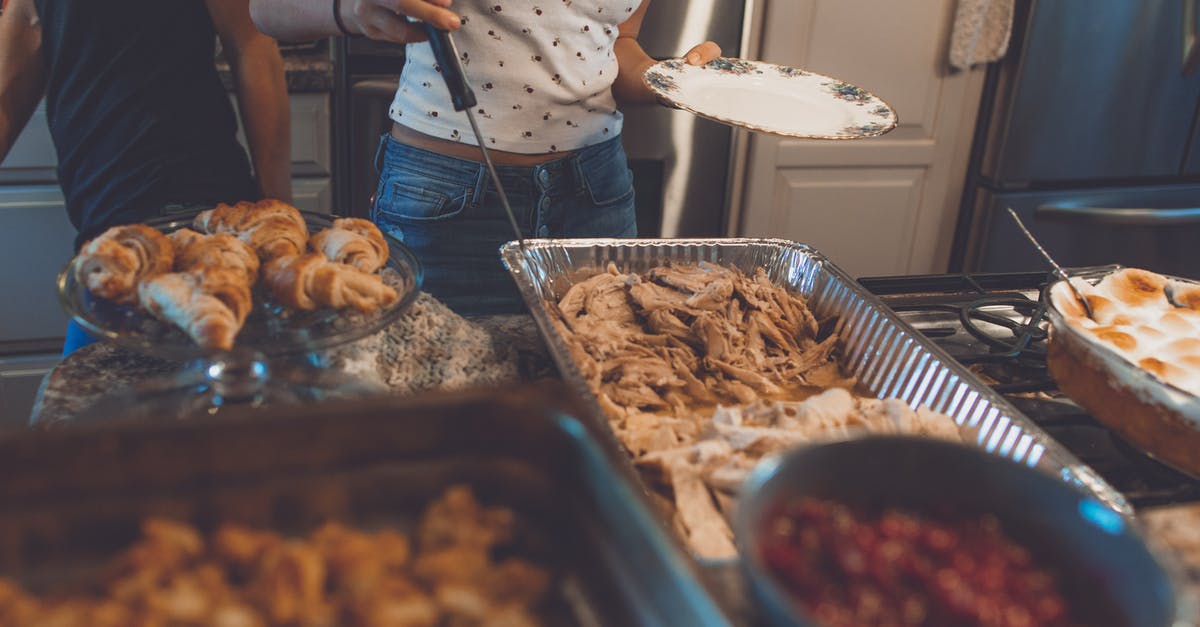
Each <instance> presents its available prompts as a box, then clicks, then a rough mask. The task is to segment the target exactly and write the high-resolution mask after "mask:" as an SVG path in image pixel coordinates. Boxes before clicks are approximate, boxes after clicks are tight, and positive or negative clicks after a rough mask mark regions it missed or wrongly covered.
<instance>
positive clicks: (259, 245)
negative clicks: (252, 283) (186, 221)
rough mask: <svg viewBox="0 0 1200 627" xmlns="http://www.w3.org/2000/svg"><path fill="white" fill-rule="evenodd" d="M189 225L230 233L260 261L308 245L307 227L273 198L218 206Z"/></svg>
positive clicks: (296, 252) (290, 208) (295, 212)
mask: <svg viewBox="0 0 1200 627" xmlns="http://www.w3.org/2000/svg"><path fill="white" fill-rule="evenodd" d="M192 226H193V227H194V228H195V229H197V230H199V231H202V232H204V233H210V234H215V233H229V234H232V235H235V236H237V238H238V239H240V240H242V241H243V242H246V243H247V244H249V245H250V247H251V248H253V249H254V251H255V252H257V253H258V256H259V258H261V259H262V261H264V262H265V261H268V260H270V259H274V258H276V257H286V256H290V255H299V254H301V253H303V252H304V251H305V249H306V248H307V245H308V225H307V224H305V222H304V216H302V215H300V212H299V211H298V210H297V209H296V208H295V207H293V206H291V205H289V204H287V203H285V202H283V201H280V200H276V199H274V198H267V199H265V200H260V201H258V202H250V201H245V200H244V201H242V202H239V203H236V204H233V205H227V204H224V203H221V204H219V205H217V206H216V207H214V208H212V209H209V210H208V211H202V212H200V213H199V214H198V215H197V216H196V219H195V221H193V223H192Z"/></svg>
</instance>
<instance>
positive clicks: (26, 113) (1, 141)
mask: <svg viewBox="0 0 1200 627" xmlns="http://www.w3.org/2000/svg"><path fill="white" fill-rule="evenodd" d="M41 39H42V38H41V30H40V29H39V28H37V25H36V20H34V21H33V22H31V21H30V19H29V18H27V17H23V15H22V13H20V12H18V11H17V10H14V7H10V8H9V10H8V11H6V12H5V13H3V14H0V162H3V161H4V159H5V157H7V156H8V151H9V150H11V149H12V145H13V143H15V142H16V141H17V136H19V135H20V134H21V130H22V129H23V128H25V124H26V123H28V122H29V118H30V116H32V115H33V111H34V109H36V108H37V103H38V101H39V100H41V98H42V94H43V93H44V91H45V80H46V76H45V66H44V64H43V61H42V55H41Z"/></svg>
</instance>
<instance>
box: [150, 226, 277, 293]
mask: <svg viewBox="0 0 1200 627" xmlns="http://www.w3.org/2000/svg"><path fill="white" fill-rule="evenodd" d="M168 238H170V240H171V242H172V243H173V244H175V271H176V272H188V273H191V274H196V275H202V274H204V273H206V272H209V271H211V270H214V269H218V268H220V269H228V270H234V271H236V272H237V273H238V274H239V275H241V276H242V277H243V279H244V280H245V282H246V286H247V287H249V286H251V285H254V282H255V281H256V280H258V266H259V262H258V255H256V254H254V249H253V248H251V247H250V245H249V244H247V243H245V242H243V241H242V240H240V239H238V238H236V237H234V236H233V235H230V234H228V233H217V234H215V235H201V234H200V233H197V232H195V231H193V230H191V229H179V230H178V231H175V232H174V233H171V234H170V235H169V236H168Z"/></svg>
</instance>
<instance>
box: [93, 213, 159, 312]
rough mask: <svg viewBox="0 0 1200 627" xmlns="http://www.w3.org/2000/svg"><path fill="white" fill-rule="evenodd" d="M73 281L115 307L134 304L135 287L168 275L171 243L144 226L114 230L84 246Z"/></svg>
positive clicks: (114, 228)
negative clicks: (115, 304)
mask: <svg viewBox="0 0 1200 627" xmlns="http://www.w3.org/2000/svg"><path fill="white" fill-rule="evenodd" d="M79 257H80V262H79V263H78V264H77V265H76V266H75V279H76V280H77V281H79V282H80V283H81V284H83V285H84V286H85V287H87V289H88V291H90V292H91V293H92V294H95V295H96V296H100V297H102V298H107V299H109V300H113V301H116V302H118V303H126V304H128V303H133V302H136V301H137V298H138V294H137V286H138V283H139V282H140V281H142V280H144V279H146V278H149V277H152V276H155V275H158V274H162V273H164V272H169V271H170V270H171V265H172V264H173V263H174V261H175V251H174V247H172V245H171V242H170V241H169V240H168V239H167V237H166V236H165V235H163V234H162V233H160V232H159V231H158V230H157V229H154V228H152V227H149V226H146V225H144V224H130V225H127V226H115V227H112V228H110V229H108V230H107V231H105V232H104V233H102V234H100V236H98V237H96V238H95V239H93V240H91V241H89V242H88V243H86V244H84V246H83V249H82V250H81V251H80V253H79Z"/></svg>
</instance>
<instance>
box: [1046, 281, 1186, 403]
mask: <svg viewBox="0 0 1200 627" xmlns="http://www.w3.org/2000/svg"><path fill="white" fill-rule="evenodd" d="M1072 283H1073V284H1074V285H1075V287H1076V288H1078V290H1079V292H1080V293H1081V294H1083V295H1084V298H1086V299H1087V301H1088V304H1089V305H1091V307H1092V312H1093V314H1094V315H1095V317H1096V318H1095V320H1093V319H1090V318H1088V317H1087V314H1086V313H1085V312H1084V310H1083V307H1082V306H1081V305H1080V303H1079V300H1078V299H1077V298H1076V297H1075V294H1074V293H1073V292H1072V291H1071V289H1070V288H1069V287H1067V285H1066V284H1063V283H1059V284H1058V285H1055V286H1054V288H1053V290H1052V291H1051V299H1052V300H1053V302H1054V307H1055V308H1056V309H1058V311H1060V312H1061V313H1062V314H1063V318H1065V319H1066V321H1067V323H1068V324H1070V325H1071V326H1073V327H1075V328H1077V329H1079V330H1081V331H1083V334H1084V335H1085V336H1087V337H1090V338H1092V339H1093V340H1094V341H1096V342H1099V343H1101V344H1104V345H1105V346H1107V347H1108V348H1110V349H1112V350H1114V351H1116V352H1117V353H1118V354H1119V355H1121V357H1123V358H1124V359H1126V360H1128V361H1129V362H1130V363H1131V364H1134V365H1136V366H1137V367H1139V368H1141V369H1142V370H1145V371H1147V372H1149V373H1151V374H1153V375H1154V376H1155V377H1157V378H1159V379H1161V380H1162V381H1165V382H1167V383H1170V384H1171V385H1173V386H1175V387H1177V388H1179V389H1181V390H1184V391H1186V392H1189V393H1191V394H1193V395H1197V396H1200V285H1195V284H1191V283H1183V282H1181V281H1177V280H1174V279H1168V278H1166V277H1163V276H1160V275H1158V274H1155V273H1153V272H1148V271H1146V270H1138V269H1135V268H1126V269H1123V270H1118V271H1117V272H1114V273H1112V274H1110V275H1108V276H1106V277H1104V279H1103V280H1102V281H1100V282H1099V283H1098V284H1096V285H1092V284H1090V283H1088V282H1087V281H1084V280H1083V279H1073V280H1072Z"/></svg>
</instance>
